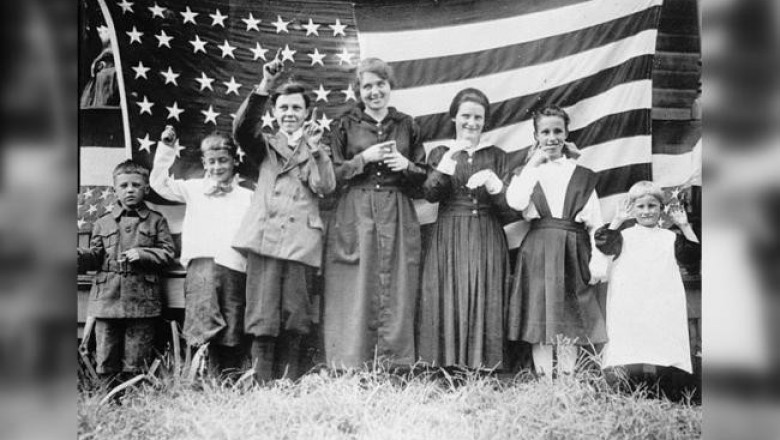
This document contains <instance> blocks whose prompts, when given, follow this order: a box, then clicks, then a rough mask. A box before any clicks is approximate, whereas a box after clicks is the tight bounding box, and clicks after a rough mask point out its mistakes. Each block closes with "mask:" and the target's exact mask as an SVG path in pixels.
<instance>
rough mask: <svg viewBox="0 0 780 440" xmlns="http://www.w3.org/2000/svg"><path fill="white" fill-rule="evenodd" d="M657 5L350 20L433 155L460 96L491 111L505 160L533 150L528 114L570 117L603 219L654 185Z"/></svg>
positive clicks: (379, 14) (430, 12)
mask: <svg viewBox="0 0 780 440" xmlns="http://www.w3.org/2000/svg"><path fill="white" fill-rule="evenodd" d="M661 4H662V1H661V0H592V1H572V0H551V1H545V2H536V1H513V0H498V1H490V2H474V1H465V0H464V1H451V2H442V3H441V4H435V3H430V2H420V3H419V4H417V5H415V6H409V5H398V6H386V7H383V8H377V7H374V6H373V5H371V4H364V5H358V6H356V17H357V22H358V26H359V28H360V33H359V41H360V49H361V53H362V55H363V56H364V57H366V56H377V57H379V58H382V59H384V60H386V61H388V62H390V63H391V65H392V66H393V68H394V70H395V73H396V76H397V83H398V84H397V86H396V89H395V90H394V91H393V95H392V104H393V105H395V106H396V107H398V108H399V109H401V110H402V111H404V112H407V113H409V114H411V115H413V116H414V117H415V118H416V119H417V121H419V123H420V125H421V129H422V132H423V136H424V138H425V139H426V140H427V141H428V142H427V143H426V148H428V149H430V148H432V147H434V146H436V145H437V144H438V143H440V142H441V141H442V140H446V139H450V138H452V137H453V136H454V127H453V124H452V122H451V120H450V116H449V115H448V114H447V111H448V108H449V103H450V101H451V99H452V98H453V97H454V96H455V94H456V93H457V92H458V91H459V90H461V89H463V88H466V87H476V88H478V89H480V90H482V91H483V92H485V94H486V95H487V96H488V98H489V99H490V102H491V117H490V120H489V121H488V125H487V131H486V133H485V134H483V140H487V141H489V142H491V143H493V144H495V145H497V146H499V147H501V148H503V149H504V150H506V151H508V152H518V153H520V152H523V151H525V150H526V149H527V148H528V147H530V146H531V145H532V143H533V124H532V120H531V116H532V113H533V111H535V110H538V109H540V108H541V107H543V106H545V105H549V104H556V105H559V106H561V107H563V108H564V109H565V110H566V111H567V112H568V113H569V114H570V116H571V125H570V129H571V134H570V136H569V140H571V141H573V142H575V143H576V144H577V146H578V147H579V148H580V149H581V150H582V157H581V158H580V159H579V163H580V164H581V165H583V166H586V167H588V168H591V169H593V170H594V171H596V172H597V173H598V175H599V180H600V183H599V185H598V187H597V191H598V194H599V196H600V197H601V201H602V207H603V208H604V216H605V218H607V219H608V218H611V216H612V213H613V212H614V206H615V204H616V202H617V201H618V200H619V198H620V196H621V195H622V194H624V193H625V192H626V191H627V190H628V188H629V187H630V186H631V185H632V184H633V183H634V182H636V181H638V180H644V179H648V180H649V179H651V178H652V173H651V155H652V143H651V127H652V120H651V109H652V81H651V74H652V67H653V54H654V52H655V43H656V36H657V29H658V20H659V17H660V9H661ZM423 212H424V213H426V214H427V215H423V217H427V218H430V217H431V216H430V214H429V212H426V210H423ZM508 233H509V235H510V237H509V238H510V242H512V243H511V244H512V245H513V246H516V245H517V241H516V240H512V238H513V237H512V236H511V230H508Z"/></svg>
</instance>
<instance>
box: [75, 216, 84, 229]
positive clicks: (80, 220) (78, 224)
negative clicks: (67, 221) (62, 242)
mask: <svg viewBox="0 0 780 440" xmlns="http://www.w3.org/2000/svg"><path fill="white" fill-rule="evenodd" d="M85 224H87V222H85V221H84V219H83V218H80V219H78V220H76V227H77V228H78V229H81V228H82V227H84V225H85Z"/></svg>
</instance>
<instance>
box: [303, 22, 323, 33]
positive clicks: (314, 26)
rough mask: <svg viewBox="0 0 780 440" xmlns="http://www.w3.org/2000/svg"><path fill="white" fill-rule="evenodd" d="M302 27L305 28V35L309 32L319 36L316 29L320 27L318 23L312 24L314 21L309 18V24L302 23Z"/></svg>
mask: <svg viewBox="0 0 780 440" xmlns="http://www.w3.org/2000/svg"><path fill="white" fill-rule="evenodd" d="M303 27H304V28H305V29H306V36H307V37H308V36H309V35H311V34H314V35H316V36H318V37H319V36H320V33H319V31H318V29H319V28H320V25H319V24H314V22H313V21H312V20H311V18H310V19H309V24H304V25H303Z"/></svg>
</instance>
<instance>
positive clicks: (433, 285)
mask: <svg viewBox="0 0 780 440" xmlns="http://www.w3.org/2000/svg"><path fill="white" fill-rule="evenodd" d="M509 269H510V268H509V254H508V249H507V243H506V237H505V235H504V230H503V228H502V227H501V224H500V223H499V222H498V220H497V219H496V218H495V217H494V216H493V215H492V214H490V213H480V214H479V215H447V214H445V215H443V216H440V217H439V219H438V220H437V223H436V224H435V225H434V226H433V230H432V232H431V235H430V239H429V242H428V246H427V252H426V255H425V264H424V270H423V275H422V292H421V301H420V313H419V320H418V325H419V342H418V347H419V352H418V353H419V359H420V360H421V361H423V362H427V363H431V364H434V365H440V366H461V367H469V368H479V367H486V368H496V367H501V366H502V362H503V358H504V356H503V352H504V334H505V333H504V331H505V326H504V323H505V319H504V316H505V309H506V308H505V307H506V303H507V294H508V291H509Z"/></svg>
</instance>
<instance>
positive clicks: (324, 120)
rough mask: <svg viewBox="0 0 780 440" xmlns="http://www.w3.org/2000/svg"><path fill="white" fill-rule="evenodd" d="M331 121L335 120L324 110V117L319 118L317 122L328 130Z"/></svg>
mask: <svg viewBox="0 0 780 440" xmlns="http://www.w3.org/2000/svg"><path fill="white" fill-rule="evenodd" d="M331 122H333V119H330V118H329V117H328V115H326V114H325V112H322V117H321V118H319V119H317V123H318V124H320V127H322V128H324V129H325V130H328V131H330V123H331Z"/></svg>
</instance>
